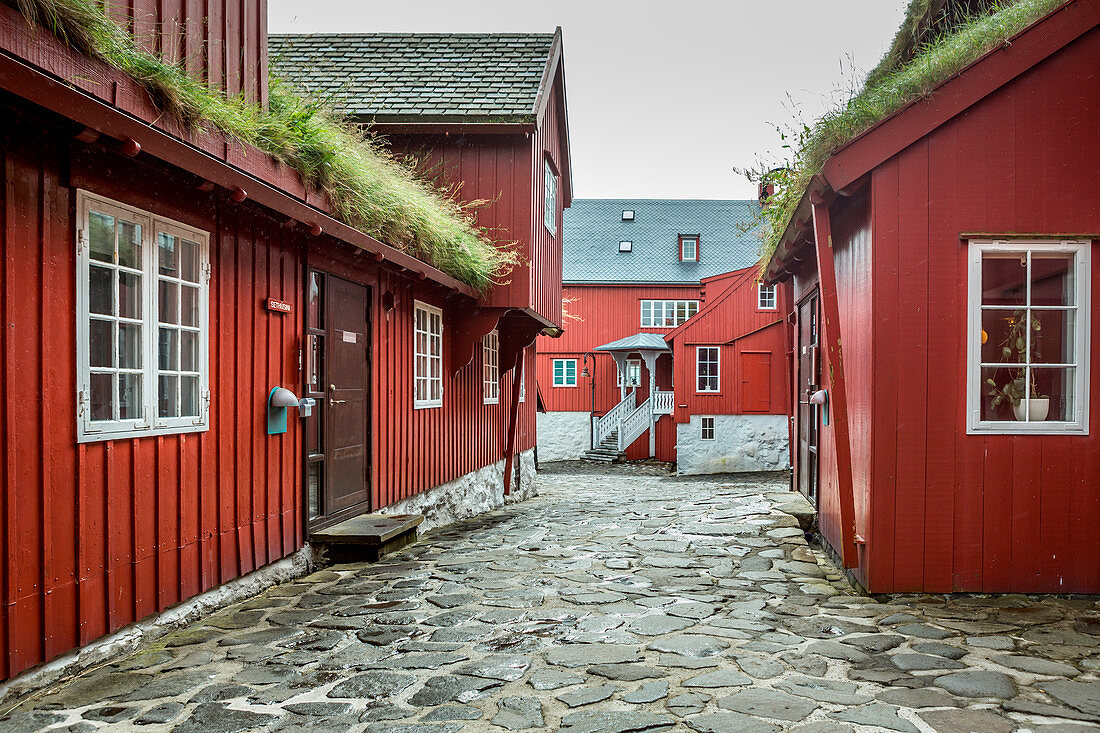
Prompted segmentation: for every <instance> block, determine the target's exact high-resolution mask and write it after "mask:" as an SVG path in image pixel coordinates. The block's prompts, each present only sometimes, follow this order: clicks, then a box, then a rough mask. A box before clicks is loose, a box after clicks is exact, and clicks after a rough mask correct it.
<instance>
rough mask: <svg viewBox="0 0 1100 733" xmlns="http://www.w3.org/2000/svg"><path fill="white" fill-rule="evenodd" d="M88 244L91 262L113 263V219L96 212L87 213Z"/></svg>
mask: <svg viewBox="0 0 1100 733" xmlns="http://www.w3.org/2000/svg"><path fill="white" fill-rule="evenodd" d="M88 243H89V245H90V248H91V257H92V259H93V260H99V261H101V262H114V261H115V218H114V217H113V216H108V215H107V214H101V213H99V212H98V211H90V212H88Z"/></svg>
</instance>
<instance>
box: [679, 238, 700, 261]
mask: <svg viewBox="0 0 1100 733" xmlns="http://www.w3.org/2000/svg"><path fill="white" fill-rule="evenodd" d="M679 240H680V241H679V245H680V262H698V261H699V237H698V236H697V235H694V234H681V235H680V236H679ZM688 242H691V257H688V256H687V251H686V250H685V248H684V245H686V244H687V243H688Z"/></svg>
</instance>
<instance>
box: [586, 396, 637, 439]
mask: <svg viewBox="0 0 1100 733" xmlns="http://www.w3.org/2000/svg"><path fill="white" fill-rule="evenodd" d="M637 394H638V393H637V390H630V394H628V395H627V396H626V397H624V398H623V401H622V402H620V403H619V404H617V405H615V406H614V407H612V408H611V409H610V410H608V412H607V414H606V415H604V416H603V417H594V418H592V447H593V448H598V447H599V446H600V443H602V442H603V439H604V438H606V437H607V436H609V435H611V433H613V432H615V430H616V429H618V427H619V423H620V422H622V419H623V418H624V417H626V416H627V415H629V414H630V413H631V412H633V411H634V407H635V404H636V401H637ZM619 434H620V435H621V434H622V431H621V430H620V431H619Z"/></svg>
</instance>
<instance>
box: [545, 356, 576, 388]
mask: <svg viewBox="0 0 1100 733" xmlns="http://www.w3.org/2000/svg"><path fill="white" fill-rule="evenodd" d="M559 362H560V363H561V364H562V369H561V381H558V363H559ZM570 363H571V364H572V365H573V380H572V381H570V380H569V367H568V365H569V364H570ZM550 368H551V371H550V375H551V380H552V384H553V386H555V387H576V386H577V360H576V359H554V361H553V362H552V363H551V365H550Z"/></svg>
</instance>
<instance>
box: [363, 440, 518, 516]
mask: <svg viewBox="0 0 1100 733" xmlns="http://www.w3.org/2000/svg"><path fill="white" fill-rule="evenodd" d="M512 471H513V475H512V493H511V494H509V495H508V496H505V495H504V461H497V462H496V463H494V464H492V465H489V466H485V467H484V468H479V469H478V470H476V471H472V472H471V473H468V474H466V475H465V476H460V477H458V478H457V479H455V480H454V481H448V482H447V483H445V484H440V485H439V486H436V487H434V488H431V489H428V490H427V491H425V492H423V493H420V494H417V495H415V496H410V497H409V498H407V499H402V500H401V501H399V502H397V503H396V504H391V505H390V506H387V507H383V508H381V509H379V510H378V513H379V514H423V515H424V523H423V524H421V525H420V532H421V533H424V532H427V531H429V530H432V529H435V528H436V527H442V526H444V525H447V524H451V523H452V522H458V521H460V520H462V519H467V518H469V517H473V516H476V515H478V514H482V513H484V512H487V511H491V510H493V509H497V508H499V507H501V506H503V505H504V504H510V503H512V502H515V501H523V500H525V499H530V498H531V497H534V496H538V486H537V474H536V473H535V451H534V449H532V450H528V451H524V452H523V453H519V454H517V455H516V460H515V462H514V464H513V466H512Z"/></svg>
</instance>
